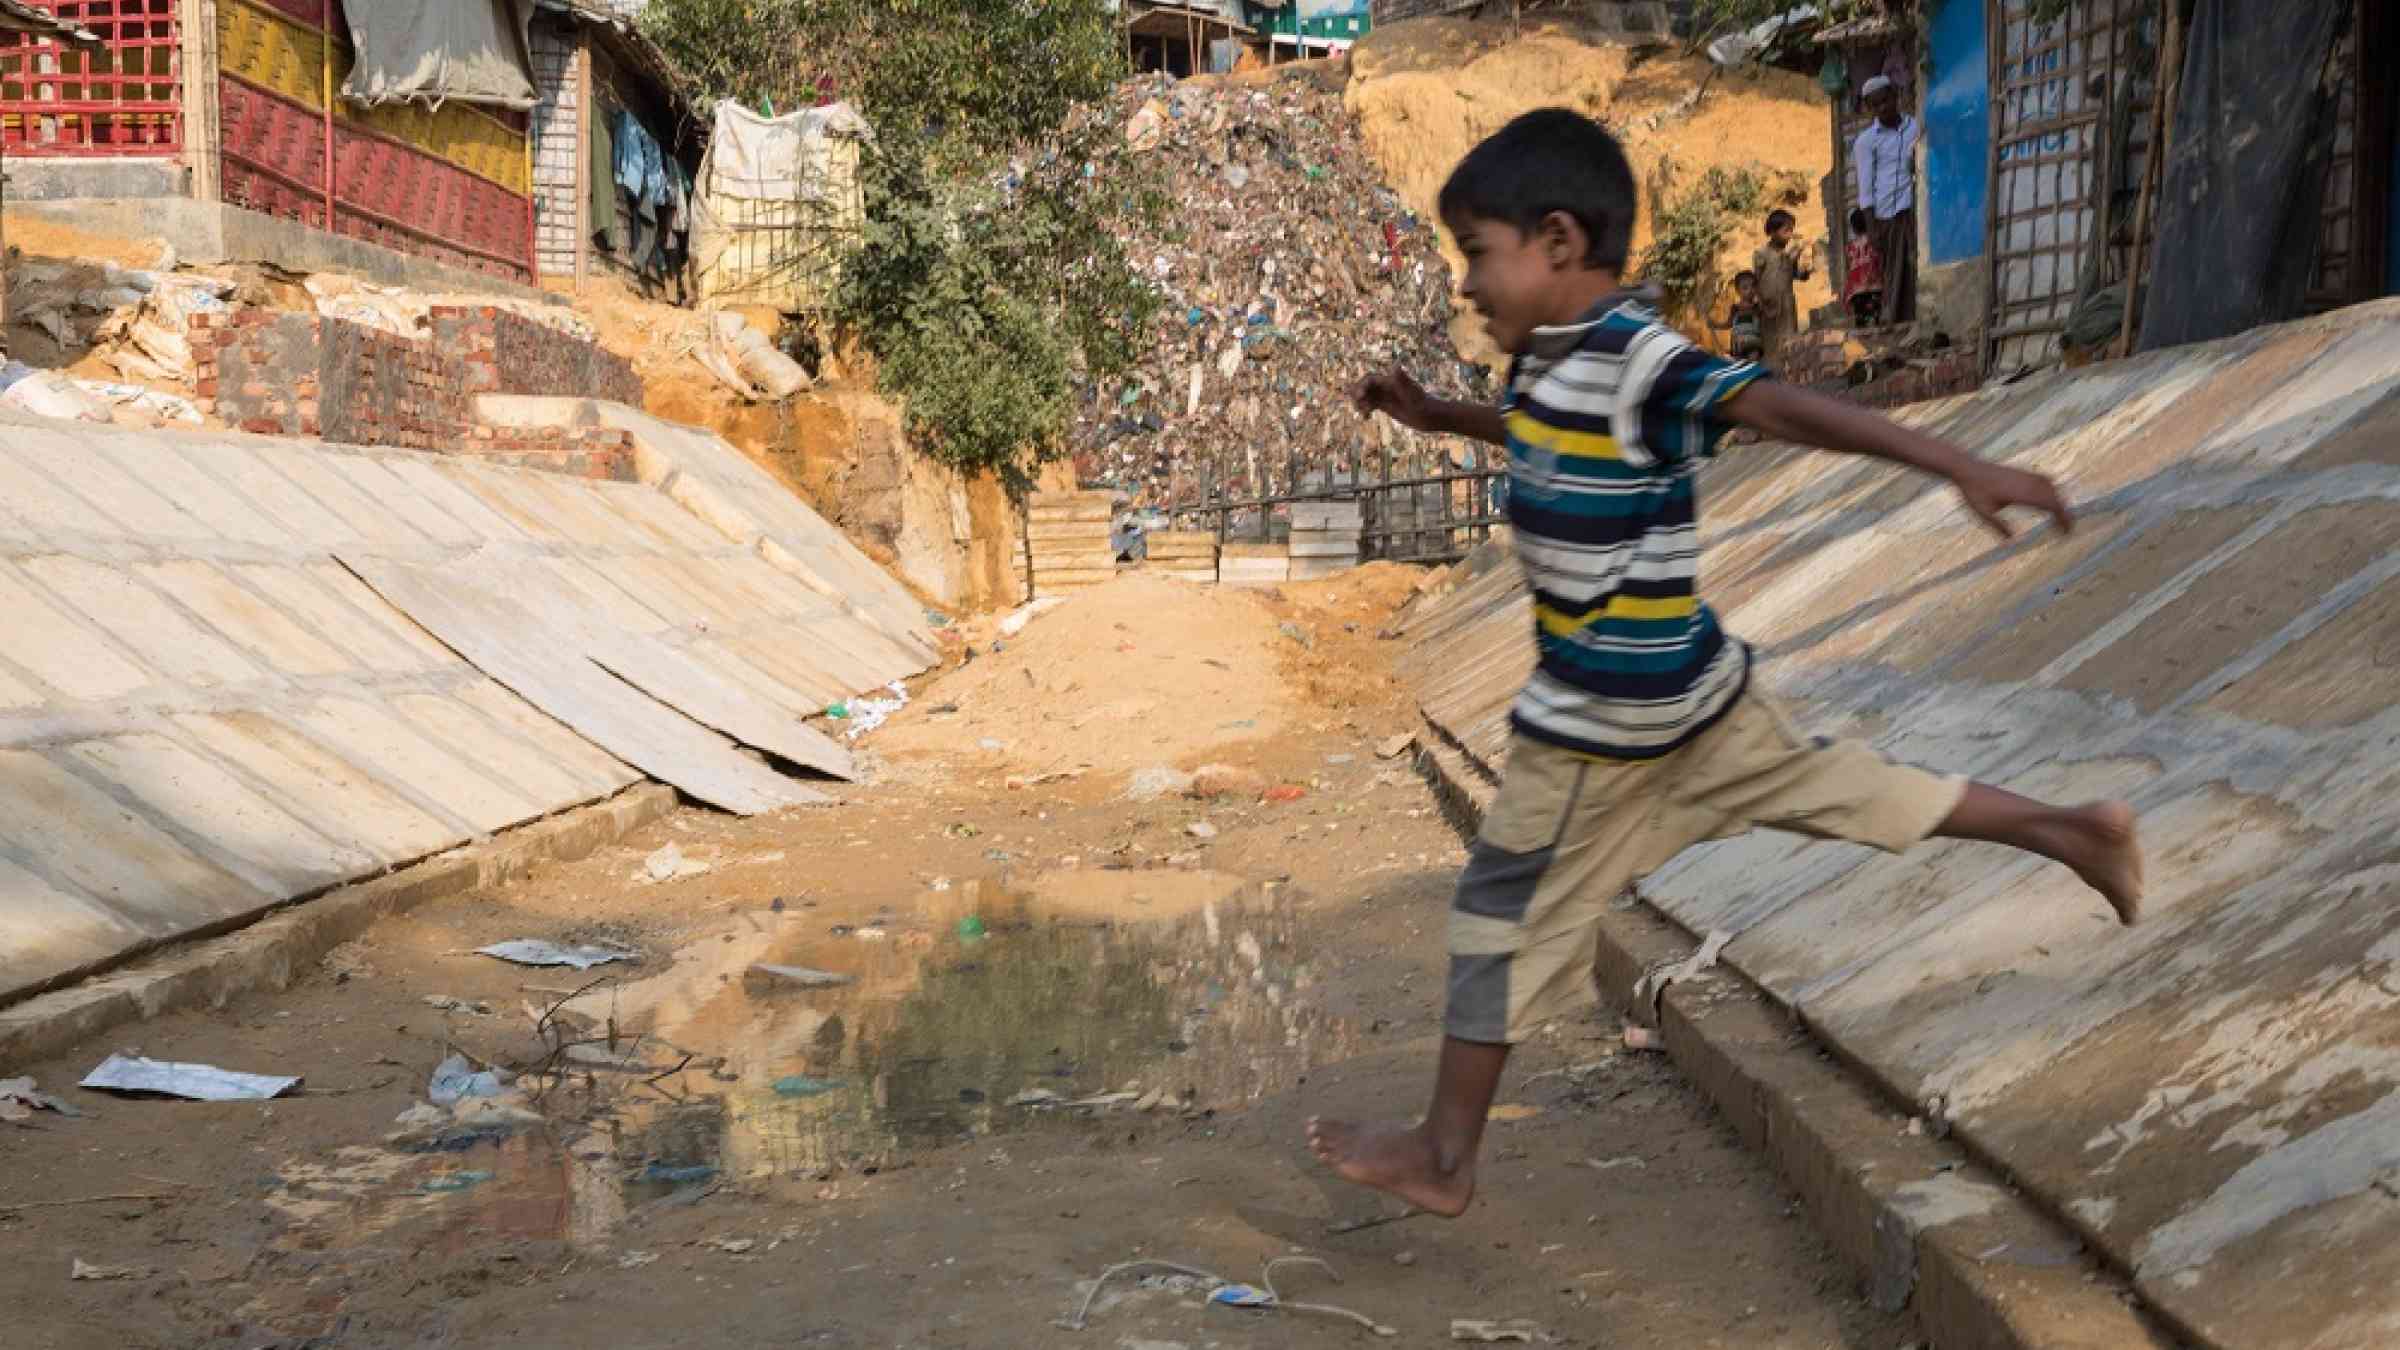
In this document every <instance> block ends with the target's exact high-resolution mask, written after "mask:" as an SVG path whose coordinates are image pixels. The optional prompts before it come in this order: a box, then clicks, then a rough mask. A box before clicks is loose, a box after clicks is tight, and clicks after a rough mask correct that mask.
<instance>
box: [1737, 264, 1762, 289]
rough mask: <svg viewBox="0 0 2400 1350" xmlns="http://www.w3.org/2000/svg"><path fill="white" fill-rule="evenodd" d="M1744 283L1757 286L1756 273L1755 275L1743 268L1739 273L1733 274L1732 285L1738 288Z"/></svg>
mask: <svg viewBox="0 0 2400 1350" xmlns="http://www.w3.org/2000/svg"><path fill="white" fill-rule="evenodd" d="M1745 281H1747V282H1749V283H1750V284H1751V285H1753V286H1755V285H1757V284H1758V273H1756V272H1753V271H1751V270H1750V269H1749V268H1747V267H1745V268H1743V269H1742V270H1741V271H1739V272H1736V273H1734V274H1733V284H1734V285H1736V286H1739V285H1741V284H1742V283H1743V282H1745Z"/></svg>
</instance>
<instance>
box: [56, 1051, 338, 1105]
mask: <svg viewBox="0 0 2400 1350" xmlns="http://www.w3.org/2000/svg"><path fill="white" fill-rule="evenodd" d="M78 1086H81V1087H87V1088H99V1089H101V1090H103V1091H107V1092H131V1093H142V1094H148V1095H154V1096H160V1097H182V1098H185V1099H187V1100H190V1101H195V1102H263V1101H266V1100H268V1099H269V1098H272V1097H280V1096H282V1095H283V1094H284V1093H287V1092H289V1091H291V1090H292V1089H293V1088H296V1087H298V1086H300V1079H299V1077H298V1076H297V1075H294V1076H292V1077H289V1078H282V1077H276V1076H274V1075H271V1074H256V1073H235V1072H232V1071H231V1070H227V1069H220V1068H217V1067H216V1066H215V1065H213V1064H176V1063H172V1062H169V1061H167V1060H161V1059H144V1058H142V1057H141V1056H139V1055H126V1054H115V1055H110V1056H109V1057H108V1058H107V1059H104V1060H102V1061H100V1066H99V1067H98V1068H96V1069H94V1070H92V1071H91V1072H90V1073H87V1074H85V1075H84V1076H83V1082H82V1083H81V1084H79V1085H78Z"/></svg>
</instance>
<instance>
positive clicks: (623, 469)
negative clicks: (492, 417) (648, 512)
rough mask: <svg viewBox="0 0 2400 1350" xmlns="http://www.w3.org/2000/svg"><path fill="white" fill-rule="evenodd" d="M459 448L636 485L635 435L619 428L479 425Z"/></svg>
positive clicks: (503, 461) (523, 466) (512, 462)
mask: <svg viewBox="0 0 2400 1350" xmlns="http://www.w3.org/2000/svg"><path fill="white" fill-rule="evenodd" d="M458 449H459V450H460V452H462V453H465V454H471V455H474V456H475V457H476V458H478V459H485V460H490V461H492V462H493V463H496V464H509V465H514V466H516V467H517V468H520V469H541V470H544V471H546V472H549V473H566V474H573V475H574V476H576V477H577V478H609V479H614V480H616V481H617V482H620V483H630V482H633V481H635V479H634V473H633V433H632V432H630V431H624V430H621V429H619V428H616V427H486V426H479V427H476V428H475V429H474V430H473V432H472V433H471V434H470V436H469V438H468V439H467V440H466V441H464V442H462V443H461V444H460V445H459V447H458Z"/></svg>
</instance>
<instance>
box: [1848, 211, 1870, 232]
mask: <svg viewBox="0 0 2400 1350" xmlns="http://www.w3.org/2000/svg"><path fill="white" fill-rule="evenodd" d="M1850 232H1851V233H1853V234H1865V233H1866V232H1867V208H1865V207H1863V206H1853V207H1851V208H1850Z"/></svg>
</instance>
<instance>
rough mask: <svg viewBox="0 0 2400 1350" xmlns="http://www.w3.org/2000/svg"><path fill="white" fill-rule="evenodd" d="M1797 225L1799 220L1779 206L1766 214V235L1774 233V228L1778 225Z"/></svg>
mask: <svg viewBox="0 0 2400 1350" xmlns="http://www.w3.org/2000/svg"><path fill="white" fill-rule="evenodd" d="M1799 223H1800V218H1799V217H1798V216H1795V215H1793V214H1792V213H1791V212H1789V211H1786V210H1784V209H1783V208H1782V207H1780V206H1778V207H1776V208H1775V209H1774V210H1772V211H1769V212H1768V213H1767V233H1769V234H1773V233H1775V227H1776V226H1778V225H1791V226H1797V225H1799Z"/></svg>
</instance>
